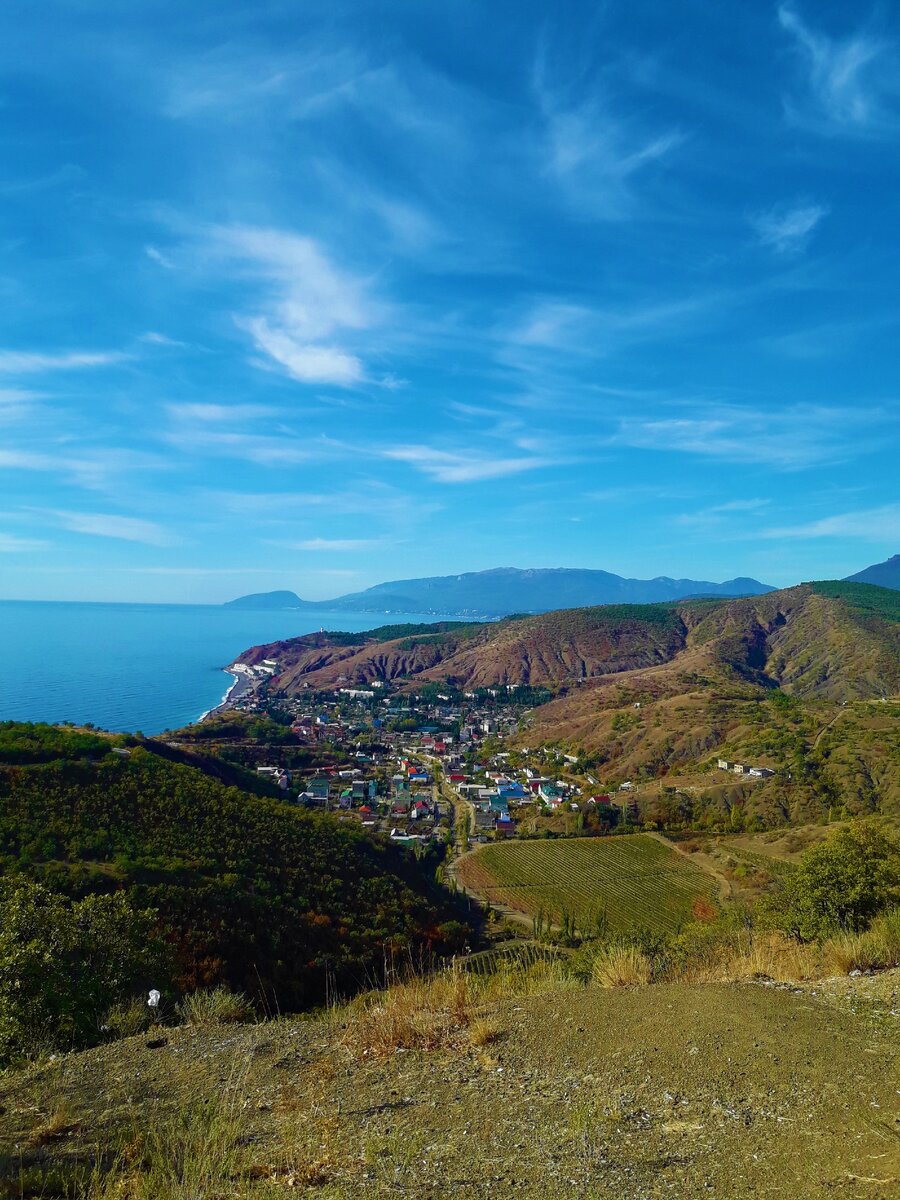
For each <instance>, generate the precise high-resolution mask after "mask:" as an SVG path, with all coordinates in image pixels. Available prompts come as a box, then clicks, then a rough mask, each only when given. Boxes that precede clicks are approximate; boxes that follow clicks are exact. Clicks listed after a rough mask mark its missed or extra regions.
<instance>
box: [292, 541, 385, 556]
mask: <svg viewBox="0 0 900 1200" xmlns="http://www.w3.org/2000/svg"><path fill="white" fill-rule="evenodd" d="M276 544H277V545H279V546H283V547H284V548H285V549H287V550H309V551H312V552H313V553H320V552H321V553H326V554H327V553H331V552H334V553H338V554H345V553H351V552H353V551H355V550H370V549H371V548H372V547H373V546H380V545H382V544H383V543H382V542H381V540H380V539H378V538H301V539H300V541H291V542H278V543H276Z"/></svg>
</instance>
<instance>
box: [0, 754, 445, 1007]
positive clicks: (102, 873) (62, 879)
mask: <svg viewBox="0 0 900 1200" xmlns="http://www.w3.org/2000/svg"><path fill="white" fill-rule="evenodd" d="M69 737H71V738H72V743H73V745H74V748H75V750H76V754H75V756H73V757H56V758H55V759H54V760H53V761H38V762H37V763H33V764H32V765H17V766H14V767H12V766H6V767H2V766H0V870H2V873H3V874H4V875H5V876H6V877H7V878H9V879H11V880H12V881H16V880H23V881H34V882H37V883H39V884H41V885H42V886H43V887H45V888H48V889H50V891H51V892H52V893H54V899H53V905H55V907H53V909H52V911H53V912H55V913H58V914H62V913H63V912H65V911H70V910H69V909H67V908H66V900H65V899H64V898H69V899H71V900H75V901H79V902H80V901H84V903H85V908H84V909H74V910H71V911H73V912H78V913H88V912H97V913H100V912H101V911H106V910H105V909H103V907H102V905H103V904H106V903H112V900H107V899H104V898H105V897H110V896H112V897H113V900H115V902H116V903H118V902H119V900H120V898H124V897H127V900H128V902H129V903H130V904H131V905H133V907H134V909H135V910H136V911H141V912H146V911H147V910H154V911H155V913H156V928H157V929H158V930H159V932H160V934H161V936H162V937H163V938H164V939H165V941H166V943H167V944H168V946H169V948H170V952H171V956H172V966H173V982H174V984H175V986H176V987H177V988H178V989H179V990H181V991H190V990H195V989H197V988H203V987H214V986H216V985H218V984H227V985H228V986H229V987H231V988H233V989H235V990H237V991H244V992H246V993H247V994H248V995H252V996H254V997H256V998H258V999H259V1000H260V1002H262V1003H263V1004H264V1005H268V1006H269V1007H270V1008H271V1009H272V1010H276V1009H278V1008H280V1009H281V1010H283V1011H284V1010H287V1011H290V1010H291V1009H297V1008H300V1007H304V1006H306V1005H309V1004H310V1003H314V1002H315V1001H317V1000H318V999H320V998H321V997H322V996H324V994H325V991H326V988H327V989H328V990H329V991H330V992H331V993H332V994H340V993H346V992H349V991H353V990H356V989H357V988H359V987H360V986H361V985H362V984H363V983H365V982H367V981H370V980H371V979H373V978H377V977H378V975H379V974H380V972H381V970H382V968H383V964H384V962H385V959H386V958H387V959H388V960H390V958H391V957H392V956H395V955H396V956H401V955H405V956H411V957H412V958H415V959H417V960H418V959H420V958H427V957H428V956H429V955H431V954H434V953H437V954H439V953H441V952H442V951H444V950H451V951H452V950H454V949H456V947H457V944H458V943H459V941H460V937H462V939H463V940H464V939H465V937H466V935H467V930H466V927H465V926H464V925H460V924H459V921H458V920H454V919H453V918H455V917H459V916H460V915H464V914H463V912H462V910H461V908H460V906H459V904H458V903H456V904H454V902H453V900H452V897H450V895H449V893H446V892H444V891H442V890H441V889H440V888H438V887H437V885H435V884H434V883H433V876H434V869H435V865H436V863H435V861H433V860H430V859H429V858H427V857H425V858H423V859H420V860H417V859H416V858H415V857H413V856H412V855H411V854H409V853H408V852H407V851H405V850H402V849H400V848H398V847H395V846H389V845H386V844H381V843H379V842H378V841H376V840H374V839H372V838H370V837H367V836H366V835H364V834H363V833H362V832H361V831H360V830H359V829H358V827H351V826H349V825H344V824H340V823H339V822H337V821H336V820H335V819H333V818H331V817H329V816H326V815H324V814H311V813H308V812H304V811H299V810H297V809H294V808H292V807H290V806H289V805H287V804H284V803H281V802H279V801H276V800H268V799H264V798H261V797H258V796H253V795H250V794H249V793H247V792H244V791H240V790H239V789H237V788H233V787H227V786H225V785H224V784H222V783H221V782H220V781H219V780H217V779H215V778H212V777H211V776H209V775H207V774H205V773H204V772H203V771H202V770H200V769H199V767H195V766H186V765H183V764H182V763H180V762H177V761H169V760H168V759H166V758H164V757H161V756H160V754H157V753H155V752H154V751H153V749H152V744H148V745H141V744H135V745H132V746H131V747H130V748H129V753H128V757H120V756H119V755H118V754H116V753H113V752H112V749H111V746H112V744H111V743H110V742H109V741H108V740H106V741H104V742H103V746H102V748H103V749H104V751H105V752H104V753H103V755H102V756H101V757H98V758H94V757H88V758H85V757H82V756H80V755H81V751H82V749H83V739H82V736H81V735H80V734H71V735H69V734H65V733H61V732H60V731H57V732H56V733H55V734H54V735H53V738H54V753H58V752H60V751H62V752H65V753H66V754H68V748H69V742H68V740H67V739H68V738H69ZM59 739H62V740H59ZM18 740H19V741H21V739H18ZM88 748H89V749H90V751H91V754H92V755H93V754H94V752H95V751H99V749H100V747H97V746H94V745H93V744H91V745H90V746H89V747H88ZM38 757H39V758H41V757H43V755H42V754H38ZM113 894H114V895H113ZM101 901H102V902H101ZM95 905H97V906H99V907H97V908H96V909H95V908H93V907H92V906H95ZM51 907H52V906H51ZM35 919H37V916H35ZM60 919H61V917H60ZM460 930H461V931H462V932H461V933H460ZM97 937H98V945H104V944H105V943H104V942H103V941H102V939H101V938H100V937H99V934H98V935H97ZM118 998H119V997H118V996H113V995H110V996H109V997H108V998H107V999H108V1003H109V1004H111V1003H112V1002H113V1001H114V1000H116V999H118ZM91 1020H92V1021H94V1020H95V1016H92V1017H91Z"/></svg>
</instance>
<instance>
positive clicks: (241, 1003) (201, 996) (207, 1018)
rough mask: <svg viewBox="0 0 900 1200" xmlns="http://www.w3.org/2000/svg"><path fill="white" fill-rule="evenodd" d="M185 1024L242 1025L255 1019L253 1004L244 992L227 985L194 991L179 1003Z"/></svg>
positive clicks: (179, 1010)
mask: <svg viewBox="0 0 900 1200" xmlns="http://www.w3.org/2000/svg"><path fill="white" fill-rule="evenodd" d="M178 1015H179V1017H180V1018H181V1020H182V1021H183V1022H184V1024H185V1025H242V1024H246V1023H247V1022H249V1021H252V1020H253V1019H254V1016H255V1014H254V1012H253V1006H252V1005H251V1003H250V1001H249V1000H248V999H247V997H246V996H245V995H244V994H243V992H232V991H230V990H229V989H228V988H226V987H217V988H212V989H211V990H209V991H199V992H192V993H191V994H190V995H189V996H185V998H184V999H183V1000H182V1001H181V1003H180V1004H179V1005H178Z"/></svg>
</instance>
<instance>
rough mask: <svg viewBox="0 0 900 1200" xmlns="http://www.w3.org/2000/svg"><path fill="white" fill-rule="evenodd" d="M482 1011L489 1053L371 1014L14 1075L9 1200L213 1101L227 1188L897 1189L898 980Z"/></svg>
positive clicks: (9, 1091) (730, 1199)
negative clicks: (225, 1133) (241, 1168)
mask: <svg viewBox="0 0 900 1200" xmlns="http://www.w3.org/2000/svg"><path fill="white" fill-rule="evenodd" d="M493 1017H494V1019H495V1020H496V1023H497V1026H498V1028H499V1030H500V1033H499V1037H498V1039H497V1040H496V1041H494V1042H492V1043H491V1044H490V1045H486V1046H483V1047H482V1048H480V1049H479V1048H476V1047H474V1046H472V1045H471V1044H470V1043H469V1042H466V1041H463V1042H460V1043H459V1044H456V1045H449V1046H444V1047H443V1048H440V1049H437V1050H432V1051H427V1052H426V1051H412V1050H411V1051H406V1052H403V1051H399V1052H398V1051H395V1052H392V1053H389V1054H387V1055H384V1056H380V1057H379V1056H377V1055H373V1054H372V1053H371V1052H369V1053H368V1054H366V1053H364V1052H363V1051H362V1049H361V1048H360V1045H361V1041H362V1040H363V1039H361V1038H360V1036H359V1026H358V1025H354V1020H356V1021H358V1020H359V1017H355V1018H354V1017H352V1016H350V1015H349V1014H346V1013H344V1014H341V1013H340V1012H338V1013H337V1014H336V1015H333V1016H332V1017H331V1018H330V1019H325V1018H321V1019H308V1020H293V1019H292V1020H283V1021H278V1022H271V1023H268V1024H263V1025H257V1026H235V1027H212V1028H207V1029H200V1030H192V1029H170V1030H165V1031H163V1032H162V1034H161V1035H160V1036H159V1037H157V1038H154V1037H151V1036H147V1035H144V1036H140V1037H137V1038H132V1039H129V1040H126V1041H123V1042H118V1043H112V1044H110V1045H108V1046H104V1047H101V1048H99V1049H97V1050H93V1051H89V1052H86V1053H83V1054H79V1055H71V1056H68V1057H63V1058H60V1059H57V1060H55V1061H51V1062H48V1063H45V1064H43V1065H40V1066H37V1067H33V1068H30V1069H28V1070H23V1071H18V1072H10V1073H7V1074H6V1075H5V1076H4V1077H3V1078H2V1080H0V1140H2V1144H3V1147H4V1153H5V1156H6V1157H5V1162H4V1166H5V1169H6V1174H7V1178H8V1179H9V1181H10V1182H9V1184H8V1188H7V1192H6V1194H7V1195H16V1196H21V1195H23V1194H42V1195H45V1196H51V1195H57V1194H60V1193H59V1192H58V1191H54V1190H53V1188H52V1187H49V1186H46V1185H45V1186H44V1188H43V1191H35V1192H33V1193H29V1192H25V1191H23V1189H22V1188H21V1186H19V1185H17V1184H16V1182H15V1181H16V1179H17V1178H21V1175H19V1176H17V1175H16V1172H17V1171H21V1169H22V1168H23V1167H24V1168H25V1169H26V1170H27V1171H31V1172H34V1171H35V1170H36V1169H37V1168H38V1167H41V1166H42V1167H43V1168H44V1169H45V1178H49V1176H47V1175H46V1168H48V1167H50V1166H54V1167H55V1168H65V1166H66V1164H69V1165H71V1164H72V1163H74V1162H77V1161H79V1160H80V1161H85V1160H87V1159H91V1158H96V1157H97V1155H98V1152H99V1154H100V1155H101V1156H102V1155H103V1153H104V1152H106V1153H108V1152H109V1151H110V1150H111V1149H112V1148H115V1147H117V1146H121V1145H123V1144H126V1145H127V1144H128V1143H129V1142H130V1141H133V1139H134V1135H135V1131H136V1130H137V1129H141V1128H143V1129H146V1128H147V1127H148V1126H153V1125H163V1124H165V1122H166V1121H167V1120H170V1119H171V1114H172V1113H175V1112H178V1113H183V1112H185V1111H188V1110H189V1109H190V1108H191V1106H192V1105H196V1104H197V1102H198V1101H200V1100H203V1099H204V1098H207V1099H209V1098H217V1097H224V1098H225V1103H226V1104H227V1106H228V1107H229V1111H231V1112H233V1113H235V1114H237V1121H238V1128H239V1131H240V1141H241V1144H242V1146H243V1147H245V1149H246V1150H247V1152H248V1154H249V1155H250V1158H251V1159H252V1169H251V1171H250V1173H249V1174H248V1175H246V1176H242V1178H241V1179H240V1180H239V1181H235V1182H234V1183H233V1184H232V1185H231V1186H229V1187H228V1188H226V1189H225V1190H224V1191H222V1192H221V1194H222V1195H226V1194H227V1195H231V1196H243V1195H250V1196H257V1195H260V1196H262V1195H265V1196H268V1195H283V1194H285V1189H291V1190H293V1191H294V1194H298V1193H301V1194H304V1195H309V1196H316V1197H322V1198H323V1200H344V1198H348V1200H349V1198H351V1197H352V1198H355V1197H360V1198H363V1197H366V1198H368V1197H387V1196H394V1197H396V1196H404V1197H411V1198H414V1200H444V1198H445V1197H461V1198H464V1200H475V1198H479V1200H480V1198H482V1197H484V1198H486V1197H489V1196H490V1197H500V1198H507V1197H510V1198H511V1197H539V1198H540V1200H555V1198H557V1197H559V1198H562V1197H585V1198H587V1197H590V1198H596V1200H600V1198H601V1197H602V1198H607V1197H609V1198H613V1197H614V1198H616V1200H647V1198H650V1197H677V1198H678V1200H693V1198H694V1197H719V1198H720V1200H744V1198H748V1197H759V1198H760V1200H761V1198H763V1197H765V1198H766V1200H770V1198H771V1200H777V1198H780V1197H785V1198H788V1197H789V1198H790V1200H812V1198H816V1197H835V1198H840V1200H857V1198H862V1197H866V1198H867V1200H891V1198H895V1197H898V1196H900V1096H898V1087H900V1071H898V1066H900V1040H898V1024H900V971H892V972H885V973H883V974H881V975H878V976H862V977H857V978H854V979H843V980H834V981H826V982H824V983H820V984H807V985H804V986H803V987H798V988H793V987H789V986H786V985H775V984H770V983H766V982H762V981H761V982H759V983H753V984H744V985H739V986H738V985H735V986H727V985H708V986H689V985H681V984H678V985H654V986H650V987H642V988H629V989H614V990H601V989H596V988H587V987H577V988H558V989H557V990H555V991H552V992H549V993H547V994H545V995H540V996H533V997H530V998H528V999H519V1000H512V999H511V1000H509V1001H504V1002H501V1003H498V1004H497V1005H496V1006H495V1008H494V1010H493ZM365 1019H366V1020H377V1019H378V1017H377V1014H374V1015H370V1016H368V1017H367V1018H365ZM160 1042H162V1043H163V1044H155V1045H154V1043H160ZM17 1187H18V1190H16V1188H17ZM0 1194H2V1193H0ZM185 1195H187V1193H185Z"/></svg>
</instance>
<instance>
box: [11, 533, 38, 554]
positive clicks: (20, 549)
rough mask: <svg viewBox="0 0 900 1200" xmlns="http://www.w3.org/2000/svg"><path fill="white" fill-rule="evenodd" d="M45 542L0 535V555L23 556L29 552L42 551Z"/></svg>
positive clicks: (12, 535) (14, 535)
mask: <svg viewBox="0 0 900 1200" xmlns="http://www.w3.org/2000/svg"><path fill="white" fill-rule="evenodd" d="M47 545H48V543H47V542H43V541H39V540H38V539H36V538H23V537H17V536H16V534H14V533H0V554H23V553H27V552H28V551H30V550H43V549H45V548H46V546H47Z"/></svg>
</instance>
